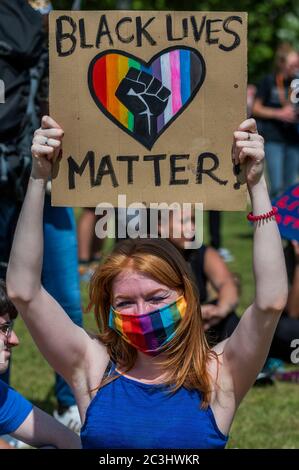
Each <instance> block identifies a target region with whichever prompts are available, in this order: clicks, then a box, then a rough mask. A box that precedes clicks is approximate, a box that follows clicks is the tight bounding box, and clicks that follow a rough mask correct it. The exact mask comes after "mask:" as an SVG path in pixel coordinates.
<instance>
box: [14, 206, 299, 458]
mask: <svg viewBox="0 0 299 470" xmlns="http://www.w3.org/2000/svg"><path fill="white" fill-rule="evenodd" d="M223 246H225V247H226V248H229V249H230V250H231V252H232V253H233V255H234V256H235V261H234V262H233V263H230V265H229V266H230V269H231V270H232V271H233V272H235V273H238V274H239V276H240V278H241V283H242V292H241V302H240V306H239V309H238V311H239V313H240V314H242V312H243V311H244V309H245V308H246V307H247V306H248V305H249V304H250V303H251V301H252V298H253V293H254V292H253V279H252V270H251V259H252V256H251V250H252V231H251V227H250V226H249V224H248V223H247V221H246V218H245V214H244V213H238V212H236V213H234V212H229V213H225V214H224V215H223ZM82 298H83V303H84V304H86V287H85V286H82ZM49 314H50V312H49ZM84 318H85V322H84V323H85V326H86V327H87V328H93V327H94V322H93V318H92V316H91V314H87V315H85V317H84ZM16 332H17V333H18V335H19V337H20V339H21V345H20V346H19V347H18V348H17V349H16V350H15V351H14V355H13V356H14V357H13V365H12V385H13V386H14V387H15V388H16V389H18V390H19V391H20V392H21V393H23V394H24V395H25V396H26V397H28V398H29V399H30V400H32V401H33V402H34V403H35V404H37V405H38V406H41V407H42V408H44V409H45V410H47V411H49V412H52V410H53V408H54V406H55V397H54V375H53V373H52V371H51V369H50V368H49V366H48V365H47V363H46V362H45V361H44V360H43V358H42V357H41V355H40V354H39V352H38V351H37V349H36V347H35V346H34V344H33V342H32V340H31V338H30V335H29V334H28V332H27V331H26V329H25V327H24V325H23V323H22V321H21V320H18V321H17V323H16ZM298 405H299V385H296V384H286V383H277V384H276V385H275V386H273V387H265V388H259V389H257V388H254V389H252V390H251V391H250V392H249V393H248V395H247V397H246V399H245V400H244V401H243V403H242V405H241V407H240V409H239V411H238V413H237V416H236V419H235V421H234V424H233V427H232V430H231V433H230V441H229V444H228V447H231V448H272V449H274V448H299V406H298Z"/></svg>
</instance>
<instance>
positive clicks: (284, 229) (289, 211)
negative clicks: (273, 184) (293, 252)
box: [272, 184, 299, 241]
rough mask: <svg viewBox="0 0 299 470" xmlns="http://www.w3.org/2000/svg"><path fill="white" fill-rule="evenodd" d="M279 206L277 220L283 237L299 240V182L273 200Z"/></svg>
mask: <svg viewBox="0 0 299 470" xmlns="http://www.w3.org/2000/svg"><path fill="white" fill-rule="evenodd" d="M272 203H273V205H275V206H276V207H277V208H278V214H277V215H276V221H277V224H278V228H279V231H280V234H281V236H282V238H285V239H286V240H297V241H299V184H295V185H293V186H291V187H290V188H289V189H288V190H287V191H285V192H284V193H283V194H281V195H280V196H279V197H277V198H276V199H274V200H273V201H272Z"/></svg>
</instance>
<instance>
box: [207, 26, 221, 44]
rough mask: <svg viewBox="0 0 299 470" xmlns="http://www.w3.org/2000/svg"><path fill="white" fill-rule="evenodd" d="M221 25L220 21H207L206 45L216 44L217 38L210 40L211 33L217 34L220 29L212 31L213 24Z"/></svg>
mask: <svg viewBox="0 0 299 470" xmlns="http://www.w3.org/2000/svg"><path fill="white" fill-rule="evenodd" d="M219 22H220V23H221V22H222V20H207V31H206V34H207V36H206V42H207V44H218V41H219V38H212V37H211V35H212V33H219V32H220V31H221V29H212V24H213V23H219Z"/></svg>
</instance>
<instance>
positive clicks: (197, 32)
mask: <svg viewBox="0 0 299 470" xmlns="http://www.w3.org/2000/svg"><path fill="white" fill-rule="evenodd" d="M206 19H207V17H206V15H204V16H203V17H202V19H201V23H200V27H199V29H198V27H197V21H196V18H195V16H191V18H190V20H191V25H192V29H193V36H194V40H195V42H198V41H200V38H201V35H202V32H203V30H204V27H205V23H206Z"/></svg>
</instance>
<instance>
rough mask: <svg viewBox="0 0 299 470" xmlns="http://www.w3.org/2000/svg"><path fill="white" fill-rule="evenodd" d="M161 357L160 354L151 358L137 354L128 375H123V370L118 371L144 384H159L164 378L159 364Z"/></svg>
mask: <svg viewBox="0 0 299 470" xmlns="http://www.w3.org/2000/svg"><path fill="white" fill-rule="evenodd" d="M161 357H162V354H159V356H156V357H153V356H149V355H147V354H143V353H141V352H138V354H137V359H136V362H135V364H134V366H133V368H132V369H131V370H130V371H129V372H128V373H125V372H124V370H120V369H118V370H119V372H121V373H124V374H125V375H126V376H128V377H132V378H133V379H137V380H140V381H142V382H145V383H147V382H148V383H155V382H156V383H161V382H163V378H164V376H165V372H163V369H162V366H161V364H160V362H161Z"/></svg>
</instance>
